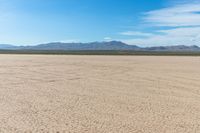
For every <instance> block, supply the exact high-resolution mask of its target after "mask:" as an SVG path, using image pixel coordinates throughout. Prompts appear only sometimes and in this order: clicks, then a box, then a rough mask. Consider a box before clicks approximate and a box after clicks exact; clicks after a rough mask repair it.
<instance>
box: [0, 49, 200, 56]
mask: <svg viewBox="0 0 200 133" xmlns="http://www.w3.org/2000/svg"><path fill="white" fill-rule="evenodd" d="M0 54H46V55H148V56H200V52H193V51H185V52H183V51H131V50H121V51H118V50H81V51H62V50H0Z"/></svg>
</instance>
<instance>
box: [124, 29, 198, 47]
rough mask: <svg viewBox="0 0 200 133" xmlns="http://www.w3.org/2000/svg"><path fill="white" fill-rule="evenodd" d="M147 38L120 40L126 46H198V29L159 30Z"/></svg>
mask: <svg viewBox="0 0 200 133" xmlns="http://www.w3.org/2000/svg"><path fill="white" fill-rule="evenodd" d="M157 32H158V33H159V34H154V35H153V36H151V37H148V38H139V39H138V38H137V39H128V40H122V41H124V42H126V43H128V44H134V45H142V46H155V45H166V46H167V45H199V44H200V27H195V28H193V27H192V28H188V27H187V28H186V27H184V28H174V29H170V30H159V31H157Z"/></svg>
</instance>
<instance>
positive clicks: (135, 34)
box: [119, 31, 153, 37]
mask: <svg viewBox="0 0 200 133" xmlns="http://www.w3.org/2000/svg"><path fill="white" fill-rule="evenodd" d="M119 34H121V35H126V36H144V37H150V36H152V35H153V34H152V33H144V32H138V31H125V32H121V33H119Z"/></svg>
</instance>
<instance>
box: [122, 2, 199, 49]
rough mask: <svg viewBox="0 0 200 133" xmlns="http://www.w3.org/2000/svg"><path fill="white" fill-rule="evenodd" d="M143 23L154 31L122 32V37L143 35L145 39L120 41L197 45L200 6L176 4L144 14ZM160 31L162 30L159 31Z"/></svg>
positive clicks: (143, 43) (153, 44)
mask: <svg viewBox="0 0 200 133" xmlns="http://www.w3.org/2000/svg"><path fill="white" fill-rule="evenodd" d="M143 22H145V23H147V24H148V25H149V26H150V27H151V28H153V29H154V30H153V31H151V32H147V33H141V32H123V34H122V35H140V34H141V35H143V36H146V37H145V38H133V39H126V40H122V41H124V42H126V43H129V44H134V45H143V46H155V45H199V46H200V4H199V3H197V2H196V1H195V2H193V3H192V1H190V3H185V2H184V4H176V5H173V6H170V7H167V8H163V9H159V10H153V11H149V12H146V13H144V16H143ZM160 29H162V30H160Z"/></svg>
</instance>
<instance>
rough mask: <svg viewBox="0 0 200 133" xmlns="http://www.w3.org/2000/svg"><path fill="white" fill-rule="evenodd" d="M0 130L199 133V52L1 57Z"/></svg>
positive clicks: (18, 131)
mask: <svg viewBox="0 0 200 133" xmlns="http://www.w3.org/2000/svg"><path fill="white" fill-rule="evenodd" d="M0 132H2V133H4V132H5V133H9V132H11V133H15V132H16V133H21V132H22V133H23V132H26V133H31V132H33V133H35V132H39V133H40V132H41V133H42V132H44V133H47V132H49V133H54V132H57V133H65V132H66V133H68V132H70V133H85V132H86V133H129V132H130V133H197V132H200V57H175V56H173V57H172V56H171V57H170V56H169V57H164V56H162V57H159V56H157V57H156V56H67V55H0Z"/></svg>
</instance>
